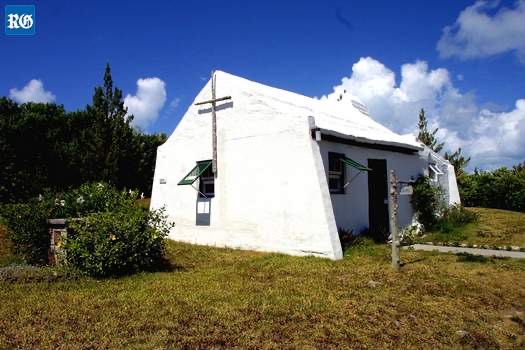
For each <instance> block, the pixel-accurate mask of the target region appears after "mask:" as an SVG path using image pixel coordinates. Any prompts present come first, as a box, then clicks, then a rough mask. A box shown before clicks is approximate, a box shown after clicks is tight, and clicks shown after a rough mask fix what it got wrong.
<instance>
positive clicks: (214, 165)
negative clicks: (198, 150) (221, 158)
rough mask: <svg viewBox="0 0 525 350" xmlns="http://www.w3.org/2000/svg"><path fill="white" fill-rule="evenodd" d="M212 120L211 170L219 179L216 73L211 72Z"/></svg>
mask: <svg viewBox="0 0 525 350" xmlns="http://www.w3.org/2000/svg"><path fill="white" fill-rule="evenodd" d="M211 100H212V102H211V120H212V136H211V138H212V148H213V160H212V163H211V169H212V171H213V175H214V176H215V177H217V116H216V115H215V107H216V100H215V71H212V72H211Z"/></svg>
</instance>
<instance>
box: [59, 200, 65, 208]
mask: <svg viewBox="0 0 525 350" xmlns="http://www.w3.org/2000/svg"><path fill="white" fill-rule="evenodd" d="M60 205H61V206H63V207H65V206H66V201H65V200H63V199H62V200H61V201H60Z"/></svg>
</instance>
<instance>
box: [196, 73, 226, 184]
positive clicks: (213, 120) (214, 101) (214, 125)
mask: <svg viewBox="0 0 525 350" xmlns="http://www.w3.org/2000/svg"><path fill="white" fill-rule="evenodd" d="M226 100H231V96H225V97H219V98H216V97H215V71H212V72H211V100H207V101H202V102H198V103H195V105H196V106H199V105H203V104H206V103H211V129H212V131H211V132H212V134H211V141H212V153H213V159H212V163H211V168H212V171H213V175H214V176H215V177H217V116H216V114H215V112H216V108H217V102H220V101H226Z"/></svg>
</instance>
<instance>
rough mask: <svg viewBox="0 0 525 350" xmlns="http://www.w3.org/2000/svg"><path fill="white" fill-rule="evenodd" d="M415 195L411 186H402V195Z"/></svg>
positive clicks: (400, 191) (400, 192)
mask: <svg viewBox="0 0 525 350" xmlns="http://www.w3.org/2000/svg"><path fill="white" fill-rule="evenodd" d="M413 193H414V188H413V187H412V186H411V185H401V188H400V190H399V194H400V195H405V196H406V195H411V194H413Z"/></svg>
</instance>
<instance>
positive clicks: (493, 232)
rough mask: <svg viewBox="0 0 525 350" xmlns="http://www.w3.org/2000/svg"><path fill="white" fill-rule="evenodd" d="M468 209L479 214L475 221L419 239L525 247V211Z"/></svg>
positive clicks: (424, 240) (423, 240)
mask: <svg viewBox="0 0 525 350" xmlns="http://www.w3.org/2000/svg"><path fill="white" fill-rule="evenodd" d="M468 210H472V211H474V212H476V213H478V214H479V220H478V221H477V222H474V223H471V224H467V225H465V226H463V227H459V228H456V229H453V230H452V231H451V232H429V233H428V234H426V235H425V236H424V237H422V238H421V239H420V240H419V241H421V242H429V241H430V242H459V243H466V244H469V243H470V244H476V245H487V246H489V247H492V246H495V245H496V246H506V245H513V246H519V247H525V213H518V212H513V211H507V210H499V209H488V208H468Z"/></svg>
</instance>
